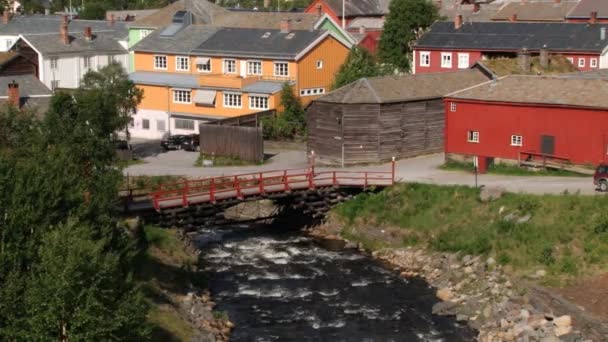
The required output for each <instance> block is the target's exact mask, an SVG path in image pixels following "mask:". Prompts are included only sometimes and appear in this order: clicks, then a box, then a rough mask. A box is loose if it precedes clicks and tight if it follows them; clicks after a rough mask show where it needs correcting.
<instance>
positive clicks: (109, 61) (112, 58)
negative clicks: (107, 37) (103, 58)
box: [108, 55, 114, 64]
mask: <svg viewBox="0 0 608 342" xmlns="http://www.w3.org/2000/svg"><path fill="white" fill-rule="evenodd" d="M113 62H114V55H108V64H112V63H113Z"/></svg>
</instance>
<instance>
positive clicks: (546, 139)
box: [540, 135, 555, 155]
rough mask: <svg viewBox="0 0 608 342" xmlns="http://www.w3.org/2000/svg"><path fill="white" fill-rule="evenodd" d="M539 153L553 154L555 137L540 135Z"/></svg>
mask: <svg viewBox="0 0 608 342" xmlns="http://www.w3.org/2000/svg"><path fill="white" fill-rule="evenodd" d="M540 153H542V154H551V155H553V154H555V137H554V136H552V135H541V136H540Z"/></svg>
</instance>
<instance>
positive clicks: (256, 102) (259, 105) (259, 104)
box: [249, 96, 268, 109]
mask: <svg viewBox="0 0 608 342" xmlns="http://www.w3.org/2000/svg"><path fill="white" fill-rule="evenodd" d="M249 109H268V97H267V96H249Z"/></svg>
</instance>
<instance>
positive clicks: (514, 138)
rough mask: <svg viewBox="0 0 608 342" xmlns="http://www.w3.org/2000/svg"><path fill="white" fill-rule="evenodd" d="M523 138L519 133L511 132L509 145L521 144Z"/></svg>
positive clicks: (522, 143)
mask: <svg viewBox="0 0 608 342" xmlns="http://www.w3.org/2000/svg"><path fill="white" fill-rule="evenodd" d="M523 145H524V138H523V136H521V135H517V134H513V135H511V146H523Z"/></svg>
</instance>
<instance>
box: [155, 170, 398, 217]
mask: <svg viewBox="0 0 608 342" xmlns="http://www.w3.org/2000/svg"><path fill="white" fill-rule="evenodd" d="M394 182H395V165H394V162H393V164H392V168H391V171H386V172H378V171H343V170H339V171H321V172H315V169H314V167H311V168H308V169H289V170H281V171H265V172H258V173H249V174H241V175H233V176H220V177H213V178H203V179H190V180H184V181H181V182H176V183H170V184H161V186H160V187H159V190H158V191H155V192H153V193H151V194H150V195H151V198H152V203H153V206H154V209H155V210H156V211H158V212H160V211H161V210H163V209H170V208H178V207H189V206H190V205H200V204H215V203H217V202H220V201H227V200H247V199H251V200H253V199H256V198H260V197H263V196H265V195H271V194H280V193H290V192H292V191H301V190H314V189H321V188H332V187H334V188H363V189H366V188H370V187H385V186H389V185H392V184H394Z"/></svg>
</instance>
